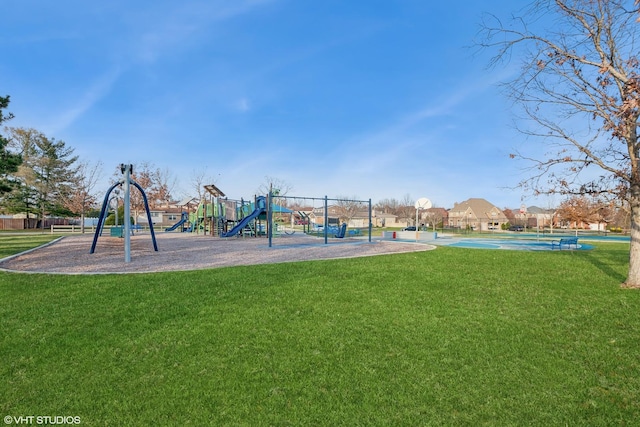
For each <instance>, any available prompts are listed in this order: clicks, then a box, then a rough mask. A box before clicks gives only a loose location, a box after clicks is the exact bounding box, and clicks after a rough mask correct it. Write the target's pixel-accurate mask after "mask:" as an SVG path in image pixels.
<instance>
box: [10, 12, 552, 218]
mask: <svg viewBox="0 0 640 427" xmlns="http://www.w3.org/2000/svg"><path fill="white" fill-rule="evenodd" d="M528 3H529V1H528V0H493V1H491V0H486V1H474V2H465V4H464V6H463V5H461V4H455V3H452V2H435V1H424V0H415V1H413V0H397V1H394V0H385V1H379V0H367V1H355V0H354V1H344V0H342V1H338V0H322V1H312V0H224V1H223V0H202V1H194V0H183V1H179V2H177V1H166V0H153V1H148V0H139V1H121V0H111V1H107V2H92V1H85V0H60V1H55V2H53V1H48V0H5V1H4V2H3V5H2V29H1V30H0V51H1V52H2V62H1V63H0V82H2V84H1V87H0V93H2V94H3V95H4V94H8V95H10V96H11V104H10V108H9V111H11V112H13V113H14V115H15V119H13V120H12V121H11V122H9V123H8V125H10V126H15V127H31V128H35V129H37V130H39V131H42V132H44V133H45V134H46V135H47V136H49V137H53V138H55V139H57V140H64V141H65V142H66V143H67V144H68V145H69V146H71V147H73V148H75V152H76V154H78V155H79V156H80V157H81V159H82V160H85V161H89V162H95V161H98V160H99V161H102V163H103V164H104V168H103V169H104V180H105V184H104V186H103V187H104V188H105V190H106V181H107V180H108V179H109V178H110V177H111V175H112V171H113V170H114V169H115V167H116V166H117V165H118V164H120V163H134V164H137V163H142V162H145V161H146V162H149V163H152V164H154V165H155V166H156V167H159V168H161V169H165V168H166V169H169V170H170V171H171V174H172V175H173V176H174V177H175V178H176V179H177V182H178V185H177V187H176V188H175V189H174V193H175V195H176V198H181V197H182V196H184V195H187V194H189V193H191V194H193V193H194V190H193V188H192V184H191V183H190V181H192V177H193V175H194V173H196V172H198V171H206V174H207V175H209V176H210V177H211V180H213V181H215V184H216V185H217V186H218V187H219V188H220V189H221V190H222V191H224V192H225V193H226V194H227V196H229V197H230V198H240V197H244V198H248V197H251V196H252V195H253V194H254V193H255V192H256V190H257V189H258V187H259V186H260V185H261V184H263V183H264V182H265V181H266V179H265V177H266V176H270V177H274V178H277V179H279V180H281V181H285V182H287V183H289V184H290V185H292V186H293V189H292V190H291V191H290V193H289V194H290V195H296V196H311V197H322V196H324V195H328V196H329V197H335V196H338V195H341V196H350V197H357V198H360V199H369V198H371V199H373V201H374V203H375V202H376V201H377V200H380V199H385V198H395V199H398V200H402V199H403V198H404V197H405V195H409V196H410V197H411V198H413V199H417V198H419V197H427V198H429V199H431V200H432V202H433V203H434V205H436V206H440V207H445V208H450V207H452V206H453V204H454V203H455V202H461V201H463V200H466V199H468V198H470V197H482V198H485V199H487V200H489V201H490V202H492V203H494V204H496V205H498V206H499V207H519V206H520V204H521V203H522V202H524V203H525V204H527V205H533V204H538V205H540V204H541V203H540V201H538V200H536V199H533V198H531V197H530V196H529V195H526V194H524V195H523V194H521V192H520V191H517V190H510V189H509V187H514V186H515V185H516V184H517V183H518V182H519V181H520V180H521V179H522V178H523V176H524V175H523V173H524V172H523V166H524V165H522V164H519V163H517V162H516V161H514V160H512V159H509V153H510V152H512V151H513V150H514V148H515V147H518V146H519V145H520V144H523V137H522V136H521V135H519V134H518V133H517V132H516V131H515V130H514V129H513V126H512V125H511V122H512V119H513V116H512V115H511V112H510V104H509V102H508V101H507V100H506V99H505V98H504V97H503V96H502V95H501V94H500V91H499V89H498V87H497V83H498V82H500V81H503V80H504V79H506V78H509V77H510V76H511V73H512V72H514V71H515V63H514V64H507V66H505V67H502V68H499V69H488V68H487V64H488V59H489V56H490V54H489V52H484V53H480V54H477V52H476V49H475V48H473V47H471V46H472V44H473V40H474V37H475V35H476V32H477V31H478V24H479V22H480V20H481V16H482V14H483V13H484V12H489V13H494V14H496V15H499V16H504V17H508V16H509V15H510V13H511V12H515V11H517V10H518V9H520V8H522V7H524V6H525V5H526V4H528ZM523 196H524V200H523V199H522V197H523ZM545 203H546V202H545Z"/></svg>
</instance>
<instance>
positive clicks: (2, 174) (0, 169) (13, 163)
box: [0, 96, 22, 197]
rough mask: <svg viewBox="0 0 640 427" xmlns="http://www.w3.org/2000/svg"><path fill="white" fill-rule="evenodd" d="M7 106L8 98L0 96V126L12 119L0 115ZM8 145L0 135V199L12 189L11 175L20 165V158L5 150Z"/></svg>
mask: <svg viewBox="0 0 640 427" xmlns="http://www.w3.org/2000/svg"><path fill="white" fill-rule="evenodd" d="M8 105H9V96H5V97H1V96H0V124H2V122H4V121H7V120H10V119H11V118H13V115H12V114H11V113H9V114H7V115H6V116H5V115H4V114H3V113H2V110H4V109H6V108H7V106H8ZM8 144H9V141H8V140H7V139H6V138H5V137H4V136H3V135H2V134H0V197H3V196H4V194H5V193H8V192H10V191H11V190H12V189H13V187H14V183H15V181H14V180H13V179H12V175H11V174H13V173H15V172H17V171H18V167H19V166H20V164H21V163H22V156H20V155H19V154H15V153H11V152H10V151H8V150H7V145H8Z"/></svg>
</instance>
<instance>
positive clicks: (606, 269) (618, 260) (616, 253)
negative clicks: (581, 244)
mask: <svg viewBox="0 0 640 427" xmlns="http://www.w3.org/2000/svg"><path fill="white" fill-rule="evenodd" d="M581 255H582V256H583V257H584V258H585V259H586V260H588V261H589V262H590V263H591V264H592V265H593V266H595V267H596V268H598V269H599V270H600V271H602V272H603V273H604V274H606V275H607V276H609V277H611V278H612V279H613V280H616V281H617V282H618V283H623V282H624V281H625V280H626V279H627V275H626V272H627V270H628V268H629V249H623V248H620V249H617V248H616V249H613V248H606V250H604V251H602V250H601V251H598V253H597V254H595V253H593V252H592V251H586V252H583V253H582V254H581Z"/></svg>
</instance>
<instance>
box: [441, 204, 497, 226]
mask: <svg viewBox="0 0 640 427" xmlns="http://www.w3.org/2000/svg"><path fill="white" fill-rule="evenodd" d="M507 222H508V219H507V217H506V216H505V214H504V213H503V212H502V211H501V210H500V209H499V208H497V207H496V206H495V205H493V204H491V203H489V202H488V201H486V200H485V199H479V198H472V199H469V200H466V201H464V202H461V203H455V204H454V206H453V208H452V209H450V210H449V213H448V224H449V227H454V228H464V229H466V228H470V229H472V230H477V231H489V230H500V229H501V227H502V224H506V223H507Z"/></svg>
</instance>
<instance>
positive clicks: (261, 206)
mask: <svg viewBox="0 0 640 427" xmlns="http://www.w3.org/2000/svg"><path fill="white" fill-rule="evenodd" d="M256 202H257V203H256V208H255V210H254V211H253V212H251V214H249V215H248V216H245V217H244V218H242V221H240V222H239V223H238V224H236V226H235V227H233V228H232V229H231V230H229V231H227V232H226V233H220V237H231V236H235V235H236V234H238V233H239V232H240V230H242V229H244V228H245V227H246V226H247V224H249V222H251V221H253V220H254V219H256V218H257V217H258V216H259V215H261V214H263V213H265V212H267V206H266V205H267V203H266V199H265V198H264V197H258V199H257V200H256Z"/></svg>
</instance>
